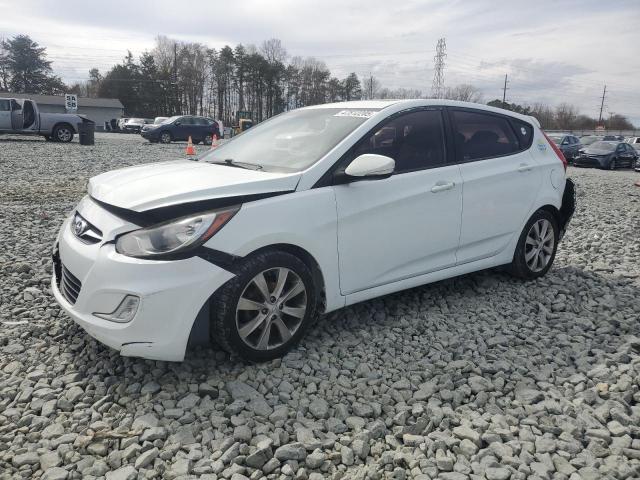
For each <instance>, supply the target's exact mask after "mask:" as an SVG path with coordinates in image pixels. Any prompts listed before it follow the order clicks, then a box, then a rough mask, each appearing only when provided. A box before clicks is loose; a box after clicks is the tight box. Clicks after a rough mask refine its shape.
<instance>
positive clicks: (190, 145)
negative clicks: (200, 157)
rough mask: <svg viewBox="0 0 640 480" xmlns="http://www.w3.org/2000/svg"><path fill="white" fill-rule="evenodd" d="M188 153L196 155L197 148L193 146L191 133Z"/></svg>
mask: <svg viewBox="0 0 640 480" xmlns="http://www.w3.org/2000/svg"><path fill="white" fill-rule="evenodd" d="M186 153H187V155H195V154H196V149H195V148H193V142H192V141H191V135H189V141H188V142H187V152H186Z"/></svg>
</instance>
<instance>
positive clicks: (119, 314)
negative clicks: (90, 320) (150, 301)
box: [93, 295, 140, 323]
mask: <svg viewBox="0 0 640 480" xmlns="http://www.w3.org/2000/svg"><path fill="white" fill-rule="evenodd" d="M138 305H140V298H139V297H136V296H135V295H127V296H126V297H124V300H122V301H121V302H120V305H118V307H117V308H116V309H115V310H114V311H113V312H111V313H98V312H93V314H94V315H95V316H96V317H100V318H104V319H105V320H110V321H112V322H118V323H127V322H130V321H131V320H132V319H133V317H135V316H136V312H137V311H138Z"/></svg>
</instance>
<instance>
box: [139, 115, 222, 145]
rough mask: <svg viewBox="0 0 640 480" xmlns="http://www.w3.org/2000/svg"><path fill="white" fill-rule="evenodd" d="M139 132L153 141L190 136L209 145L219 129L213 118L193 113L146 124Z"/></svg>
mask: <svg viewBox="0 0 640 480" xmlns="http://www.w3.org/2000/svg"><path fill="white" fill-rule="evenodd" d="M140 133H141V134H142V136H143V137H144V138H146V139H147V140H149V141H150V142H153V143H156V142H161V143H171V142H174V141H184V140H187V139H188V138H189V137H191V139H192V140H193V142H194V143H200V142H203V143H205V144H206V145H211V141H212V139H213V135H214V134H216V135H217V136H218V137H220V129H219V127H218V124H217V123H216V122H215V120H212V119H210V118H205V117H196V116H193V115H176V116H175V117H171V118H169V119H167V120H165V121H164V122H162V123H160V124H155V125H146V126H145V127H144V128H143V129H142V131H141V132H140Z"/></svg>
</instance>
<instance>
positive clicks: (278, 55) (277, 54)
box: [260, 38, 289, 64]
mask: <svg viewBox="0 0 640 480" xmlns="http://www.w3.org/2000/svg"><path fill="white" fill-rule="evenodd" d="M260 54H261V55H262V56H263V57H264V58H265V60H266V61H267V62H269V63H271V64H274V63H277V62H280V63H285V62H286V61H287V58H288V57H289V55H288V54H287V49H286V48H284V46H283V45H282V42H281V41H280V39H278V38H270V39H269V40H265V41H264V42H262V45H261V46H260Z"/></svg>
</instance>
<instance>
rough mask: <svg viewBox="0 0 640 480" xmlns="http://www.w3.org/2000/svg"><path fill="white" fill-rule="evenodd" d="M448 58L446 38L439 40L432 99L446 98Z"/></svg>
mask: <svg viewBox="0 0 640 480" xmlns="http://www.w3.org/2000/svg"><path fill="white" fill-rule="evenodd" d="M446 57H447V42H446V40H445V39H444V38H441V39H439V40H438V45H436V54H435V56H434V57H433V62H434V72H433V83H432V84H431V97H432V98H443V97H444V59H445V58H446Z"/></svg>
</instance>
